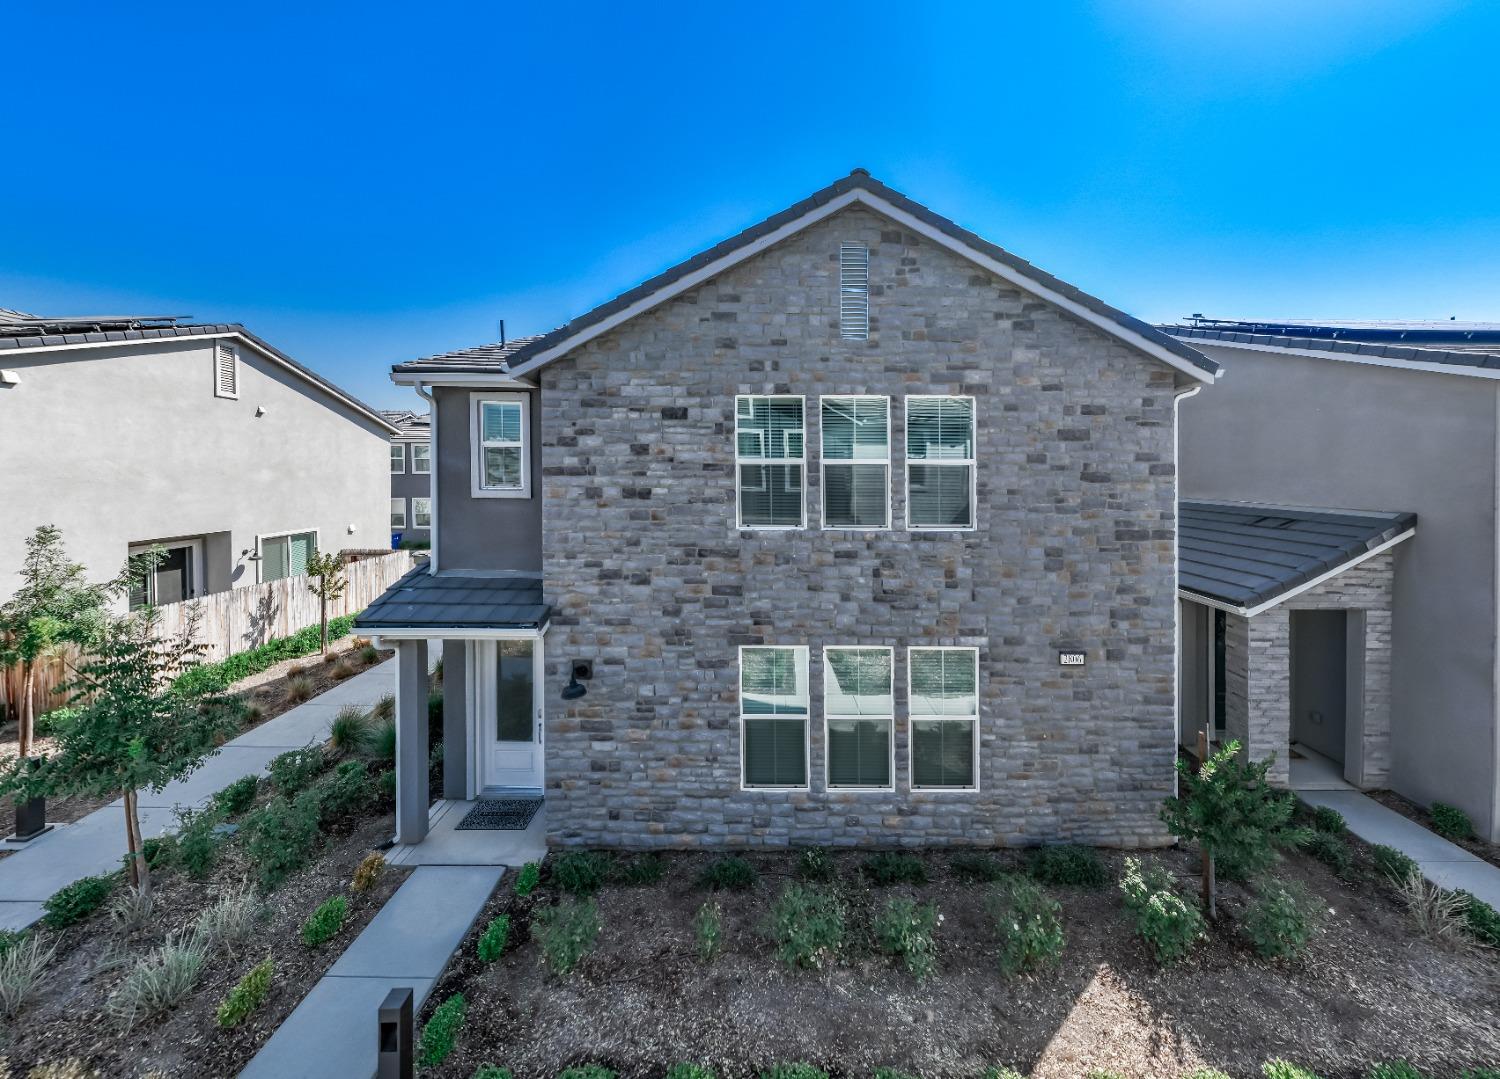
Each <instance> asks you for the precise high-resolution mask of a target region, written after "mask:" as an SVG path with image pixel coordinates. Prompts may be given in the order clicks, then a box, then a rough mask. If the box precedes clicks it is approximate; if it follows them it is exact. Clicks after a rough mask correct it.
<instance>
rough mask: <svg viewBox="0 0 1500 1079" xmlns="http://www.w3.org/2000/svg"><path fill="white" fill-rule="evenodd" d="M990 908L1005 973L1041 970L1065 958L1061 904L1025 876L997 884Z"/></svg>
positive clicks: (990, 900) (1013, 973)
mask: <svg viewBox="0 0 1500 1079" xmlns="http://www.w3.org/2000/svg"><path fill="white" fill-rule="evenodd" d="M989 910H990V917H991V918H993V919H994V922H995V936H996V937H997V938H999V941H1000V969H1001V971H1003V972H1004V973H1005V974H1006V975H1010V976H1013V975H1016V974H1021V973H1023V972H1025V971H1031V970H1039V969H1041V968H1043V967H1047V966H1051V965H1052V964H1054V963H1056V962H1057V961H1058V960H1059V959H1060V958H1061V957H1062V952H1063V944H1064V940H1063V928H1062V907H1061V906H1060V905H1059V904H1058V902H1057V901H1056V900H1055V899H1050V898H1048V897H1047V895H1046V894H1044V893H1043V892H1042V890H1041V889H1040V888H1038V887H1037V886H1036V885H1035V884H1033V883H1032V882H1031V881H1029V880H1027V879H1026V878H1025V877H1019V876H1017V877H1011V878H1009V879H1008V880H1005V881H1003V882H1001V883H1000V884H998V885H996V887H995V890H994V892H993V893H992V894H991V895H990V899H989Z"/></svg>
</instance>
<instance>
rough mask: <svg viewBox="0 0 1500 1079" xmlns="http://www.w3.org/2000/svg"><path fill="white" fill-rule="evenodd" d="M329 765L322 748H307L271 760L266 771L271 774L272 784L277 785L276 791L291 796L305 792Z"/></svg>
mask: <svg viewBox="0 0 1500 1079" xmlns="http://www.w3.org/2000/svg"><path fill="white" fill-rule="evenodd" d="M327 763H328V762H327V758H326V757H325V756H324V754H323V747H322V746H306V747H304V748H302V749H292V750H288V751H287V752H285V753H283V754H281V755H280V756H279V757H273V758H271V763H270V764H268V765H267V766H266V771H268V772H270V773H271V782H272V783H274V784H276V789H277V790H279V791H280V792H281V793H282V794H285V795H288V796H290V795H293V794H297V793H298V792H300V791H302V790H305V789H306V788H307V787H308V785H309V784H311V783H312V781H313V780H315V779H317V778H318V776H319V775H321V774H322V772H323V768H324V766H325V765H326V764H327Z"/></svg>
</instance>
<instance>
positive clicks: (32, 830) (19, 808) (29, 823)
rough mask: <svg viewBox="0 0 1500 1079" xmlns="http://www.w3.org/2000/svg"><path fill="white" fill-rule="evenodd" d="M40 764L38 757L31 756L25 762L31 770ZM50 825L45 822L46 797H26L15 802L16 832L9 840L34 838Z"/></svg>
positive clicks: (23, 840)
mask: <svg viewBox="0 0 1500 1079" xmlns="http://www.w3.org/2000/svg"><path fill="white" fill-rule="evenodd" d="M41 766H42V760H41V758H40V757H32V758H31V759H30V760H29V761H28V762H27V767H28V768H30V769H31V770H32V771H33V772H34V771H36V770H37V769H38V768H40V767H41ZM51 830H52V825H50V824H48V823H47V799H46V798H44V797H42V796H41V795H40V794H39V795H37V796H36V797H35V798H27V799H24V800H20V801H17V802H16V834H15V835H13V836H10V837H9V838H10V840H11V841H13V842H16V843H25V842H27V841H28V840H32V839H35V838H36V837H37V836H39V835H41V834H42V833H43V832H50V831H51Z"/></svg>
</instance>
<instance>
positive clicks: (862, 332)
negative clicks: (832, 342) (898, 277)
mask: <svg viewBox="0 0 1500 1079" xmlns="http://www.w3.org/2000/svg"><path fill="white" fill-rule="evenodd" d="M839 336H840V337H842V338H844V339H845V340H846V341H862V340H864V339H865V338H867V337H869V336H870V249H869V248H868V247H866V246H865V245H864V244H840V245H839Z"/></svg>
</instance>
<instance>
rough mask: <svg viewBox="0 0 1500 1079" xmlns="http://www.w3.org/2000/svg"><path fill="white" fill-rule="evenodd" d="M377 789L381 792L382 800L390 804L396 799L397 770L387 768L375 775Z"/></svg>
mask: <svg viewBox="0 0 1500 1079" xmlns="http://www.w3.org/2000/svg"><path fill="white" fill-rule="evenodd" d="M375 789H376V790H377V791H379V792H380V797H381V800H382V801H384V802H385V803H387V804H389V803H392V802H394V801H395V800H396V770H395V769H394V768H387V769H386V770H385V771H383V772H381V773H380V774H379V775H378V776H376V777H375Z"/></svg>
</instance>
